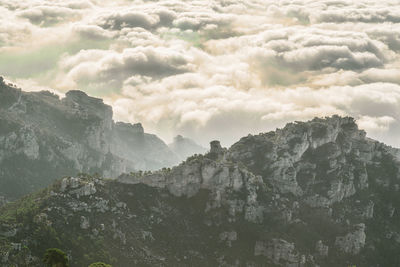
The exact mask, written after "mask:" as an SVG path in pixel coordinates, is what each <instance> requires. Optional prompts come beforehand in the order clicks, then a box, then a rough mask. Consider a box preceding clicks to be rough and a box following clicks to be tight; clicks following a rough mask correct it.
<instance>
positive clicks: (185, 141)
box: [168, 135, 207, 160]
mask: <svg viewBox="0 0 400 267" xmlns="http://www.w3.org/2000/svg"><path fill="white" fill-rule="evenodd" d="M168 146H169V147H170V149H171V150H172V151H173V152H175V154H177V155H178V156H179V158H180V159H181V160H185V159H186V158H188V157H190V156H192V155H194V154H203V153H205V152H206V151H207V149H205V148H204V147H202V146H200V145H198V144H197V143H196V142H195V141H193V140H192V139H190V138H187V137H183V136H182V135H177V136H175V137H174V141H173V142H172V143H171V144H169V145H168Z"/></svg>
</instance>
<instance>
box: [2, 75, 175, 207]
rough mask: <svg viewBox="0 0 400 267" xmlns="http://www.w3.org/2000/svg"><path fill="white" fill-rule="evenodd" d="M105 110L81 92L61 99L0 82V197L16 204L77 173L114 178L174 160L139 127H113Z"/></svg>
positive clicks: (159, 141)
mask: <svg viewBox="0 0 400 267" xmlns="http://www.w3.org/2000/svg"><path fill="white" fill-rule="evenodd" d="M112 116H113V112H112V109H111V107H110V106H108V105H106V104H104V103H103V101H102V100H101V99H97V98H93V97H90V96H88V95H86V94H85V93H84V92H81V91H69V92H67V93H66V95H65V97H64V98H60V97H59V96H57V95H55V94H52V93H50V92H45V91H44V92H30V93H28V92H23V91H21V90H20V89H17V88H15V87H13V86H10V85H7V84H5V82H4V81H3V80H1V82H0V195H3V196H5V197H7V198H14V199H15V198H16V197H19V196H21V195H23V194H26V193H28V192H32V191H34V190H38V189H39V188H41V187H43V186H47V185H48V184H50V183H51V181H53V180H54V179H56V178H57V177H60V176H63V175H75V174H77V173H79V172H88V173H96V172H97V173H99V174H101V175H103V176H106V177H116V176H118V175H119V174H121V173H123V172H130V171H133V170H137V169H143V170H154V169H158V168H162V167H166V166H172V165H174V164H176V163H178V162H179V158H178V157H177V156H176V155H175V153H174V152H172V151H171V150H170V149H169V148H168V146H167V145H166V144H165V143H164V142H163V141H162V140H161V139H159V138H158V137H157V136H155V135H151V134H147V133H145V132H144V130H143V127H142V126H141V125H140V124H135V125H132V124H128V123H121V122H117V123H115V122H114V121H113V120H112Z"/></svg>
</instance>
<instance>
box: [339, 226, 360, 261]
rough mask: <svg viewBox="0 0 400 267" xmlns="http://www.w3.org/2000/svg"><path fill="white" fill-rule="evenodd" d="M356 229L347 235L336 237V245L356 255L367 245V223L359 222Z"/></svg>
mask: <svg viewBox="0 0 400 267" xmlns="http://www.w3.org/2000/svg"><path fill="white" fill-rule="evenodd" d="M353 228H354V230H353V231H351V232H350V233H348V234H347V235H345V236H340V237H337V238H336V241H335V245H336V246H337V247H338V248H339V249H340V250H341V251H343V252H345V253H351V254H353V255H356V254H358V253H360V250H361V249H362V248H363V247H364V245H365V238H366V235H365V225H364V224H363V223H360V224H357V225H355V226H354V227H353Z"/></svg>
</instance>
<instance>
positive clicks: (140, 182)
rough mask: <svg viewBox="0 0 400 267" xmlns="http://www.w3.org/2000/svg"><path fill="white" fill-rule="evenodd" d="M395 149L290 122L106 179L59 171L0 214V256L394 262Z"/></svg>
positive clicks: (334, 123)
mask: <svg viewBox="0 0 400 267" xmlns="http://www.w3.org/2000/svg"><path fill="white" fill-rule="evenodd" d="M399 184H400V150H398V149H395V148H391V147H389V146H386V145H384V144H382V143H379V142H377V141H374V140H371V139H369V138H367V137H366V134H365V132H364V131H362V130H359V129H358V127H357V124H356V123H355V121H354V120H353V119H352V118H348V117H345V118H342V117H338V116H333V117H329V118H325V119H318V118H316V119H314V120H312V121H308V122H296V123H290V124H288V125H286V126H285V127H284V128H283V129H278V130H276V131H274V132H269V133H263V134H259V135H249V136H247V137H244V138H242V139H241V140H240V141H238V142H237V143H235V144H234V145H232V147H230V148H229V149H226V148H222V147H221V146H220V144H219V142H218V141H213V142H211V148H210V152H209V153H207V154H205V155H196V156H192V157H190V158H188V159H187V160H186V161H185V162H183V163H181V164H180V165H178V166H176V167H173V168H172V169H163V170H159V171H156V172H145V173H142V172H132V173H129V174H124V175H121V176H120V177H119V178H118V179H116V180H107V179H102V178H100V177H93V176H87V175H80V176H77V177H65V178H63V179H61V180H59V181H58V182H56V183H54V184H53V185H52V186H50V187H48V188H47V189H45V190H42V191H41V192H38V193H36V194H32V195H30V196H27V197H25V198H23V199H21V200H19V201H18V202H14V203H9V204H7V205H6V206H4V207H3V208H1V210H0V261H2V263H3V265H4V266H13V265H14V266H40V257H41V256H42V255H43V253H44V251H45V249H46V248H50V247H58V248H60V249H62V250H64V251H65V252H66V253H67V254H68V255H69V257H70V261H71V266H87V265H88V264H89V263H90V262H94V261H104V262H108V263H112V264H113V265H114V266H118V267H125V266H126V267H128V266H285V267H302V266H304V267H305V266H328V267H329V266H354V265H355V266H400V254H399V253H398V252H399V251H400V223H399V222H400V213H399V209H400V192H399V190H400V186H399Z"/></svg>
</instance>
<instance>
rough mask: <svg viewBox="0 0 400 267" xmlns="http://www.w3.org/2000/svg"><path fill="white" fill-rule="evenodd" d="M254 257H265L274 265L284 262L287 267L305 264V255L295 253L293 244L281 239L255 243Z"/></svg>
mask: <svg viewBox="0 0 400 267" xmlns="http://www.w3.org/2000/svg"><path fill="white" fill-rule="evenodd" d="M254 255H255V256H265V257H267V258H268V259H270V260H271V261H272V263H274V264H277V265H278V264H281V263H282V262H285V265H286V266H288V267H301V266H305V264H306V257H305V255H300V254H299V253H298V252H296V250H295V247H294V244H293V243H289V242H287V241H285V240H283V239H272V240H271V241H267V242H265V241H257V242H256V244H255V247H254Z"/></svg>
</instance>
